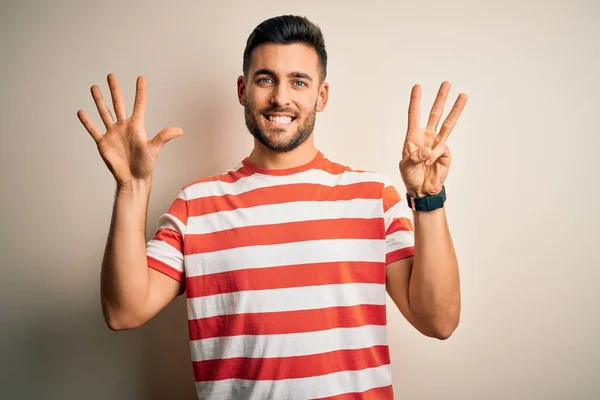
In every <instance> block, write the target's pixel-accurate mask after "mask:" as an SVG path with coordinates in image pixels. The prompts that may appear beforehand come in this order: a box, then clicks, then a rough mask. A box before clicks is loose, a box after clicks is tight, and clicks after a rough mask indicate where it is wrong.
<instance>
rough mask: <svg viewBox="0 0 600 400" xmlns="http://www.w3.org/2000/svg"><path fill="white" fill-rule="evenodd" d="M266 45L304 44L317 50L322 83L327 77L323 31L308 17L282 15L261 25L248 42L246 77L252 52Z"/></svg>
mask: <svg viewBox="0 0 600 400" xmlns="http://www.w3.org/2000/svg"><path fill="white" fill-rule="evenodd" d="M264 43H278V44H292V43H304V44H307V45H309V46H311V47H313V48H314V49H315V51H316V52H317V55H318V56H319V66H320V71H319V72H320V74H321V76H320V79H321V82H323V81H324V80H325V77H326V76H327V51H326V50H325V41H324V40H323V33H322V32H321V29H320V28H319V27H318V26H317V25H315V24H313V23H312V22H310V21H309V20H308V19H307V18H306V17H299V16H296V15H282V16H279V17H273V18H269V19H267V20H265V21H263V22H261V23H260V25H258V26H257V27H256V28H254V30H253V31H252V33H251V34H250V36H248V41H247V42H246V49H245V50H244V65H243V70H244V76H248V70H249V69H250V62H251V61H252V52H253V51H254V49H256V48H257V47H258V46H260V45H261V44H264Z"/></svg>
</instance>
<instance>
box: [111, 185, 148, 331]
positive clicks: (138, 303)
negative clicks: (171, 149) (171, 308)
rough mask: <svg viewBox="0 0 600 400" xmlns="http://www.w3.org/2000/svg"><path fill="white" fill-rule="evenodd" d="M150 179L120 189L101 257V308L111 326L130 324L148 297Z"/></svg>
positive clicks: (115, 327) (121, 326) (118, 326)
mask: <svg viewBox="0 0 600 400" xmlns="http://www.w3.org/2000/svg"><path fill="white" fill-rule="evenodd" d="M149 193H150V182H149V181H148V182H135V183H132V184H131V185H130V186H128V187H126V188H120V189H117V194H116V199H115V203H114V209H113V215H112V220H111V225H110V231H109V234H108V239H107V243H106V249H105V253H104V258H103V260H102V279H101V297H102V310H103V313H104V317H105V319H106V322H107V324H108V325H109V327H111V328H112V329H121V328H123V327H126V326H127V325H129V324H130V323H131V322H132V320H135V316H136V315H137V314H139V313H140V312H141V310H142V309H143V306H144V304H145V302H146V299H147V298H148V266H147V262H146V240H145V229H146V213H147V209H148V196H149Z"/></svg>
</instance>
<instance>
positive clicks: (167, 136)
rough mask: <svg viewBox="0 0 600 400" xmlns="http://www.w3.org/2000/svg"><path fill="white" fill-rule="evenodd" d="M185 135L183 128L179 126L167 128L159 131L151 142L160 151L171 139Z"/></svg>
mask: <svg viewBox="0 0 600 400" xmlns="http://www.w3.org/2000/svg"><path fill="white" fill-rule="evenodd" d="M181 135H183V129H181V128H177V127H170V128H165V129H163V130H162V131H160V132H158V133H157V134H156V135H155V136H154V137H153V138H152V140H150V144H151V145H152V147H154V148H155V149H156V151H157V152H158V151H159V150H160V149H161V148H162V147H163V146H164V145H165V143H167V142H168V141H169V140H171V139H173V138H176V137H178V136H181Z"/></svg>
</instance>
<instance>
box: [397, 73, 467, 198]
mask: <svg viewBox="0 0 600 400" xmlns="http://www.w3.org/2000/svg"><path fill="white" fill-rule="evenodd" d="M449 91H450V82H447V81H445V82H443V83H442V85H441V86H440V89H439V91H438V94H437V97H436V99H435V102H434V104H433V107H432V109H431V113H430V114H429V120H428V122H427V126H426V127H425V128H421V127H420V119H421V86H420V85H415V86H413V88H412V91H411V96H410V104H409V107H408V130H407V133H406V139H405V141H404V148H403V150H402V160H401V161H400V174H401V176H402V180H403V181H404V184H405V186H406V189H407V191H408V193H409V194H411V195H412V196H416V197H422V196H425V195H431V194H437V193H439V192H440V191H441V190H442V186H443V184H444V182H445V180H446V178H447V177H448V170H449V168H450V164H451V161H452V158H451V155H450V150H449V149H448V146H447V144H446V140H447V139H448V136H449V135H450V132H452V129H453V128H454V126H455V125H456V122H457V121H458V117H459V116H460V113H461V111H462V109H463V108H464V106H465V104H466V103H467V95H466V94H465V93H461V94H460V95H459V96H458V98H457V99H456V102H455V103H454V107H453V108H452V111H450V113H449V114H448V117H447V118H446V120H445V121H444V123H443V124H442V127H441V129H440V132H439V134H438V133H436V131H437V127H438V124H439V122H440V119H441V116H442V113H443V111H444V104H445V103H446V99H447V98H448V92H449Z"/></svg>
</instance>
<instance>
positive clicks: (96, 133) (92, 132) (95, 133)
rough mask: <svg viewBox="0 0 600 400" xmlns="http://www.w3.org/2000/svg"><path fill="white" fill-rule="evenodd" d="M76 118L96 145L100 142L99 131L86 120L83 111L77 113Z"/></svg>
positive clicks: (86, 117)
mask: <svg viewBox="0 0 600 400" xmlns="http://www.w3.org/2000/svg"><path fill="white" fill-rule="evenodd" d="M77 117H78V118H79V120H80V121H81V123H82V124H83V126H84V127H85V129H86V130H87V131H88V133H89V134H90V135H91V136H92V138H93V139H94V140H95V141H96V143H98V142H99V141H100V139H102V133H100V131H99V130H98V129H96V127H95V126H94V124H93V123H92V122H91V121H90V119H89V118H88V116H87V114H86V113H85V111H83V110H79V111H77Z"/></svg>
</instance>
